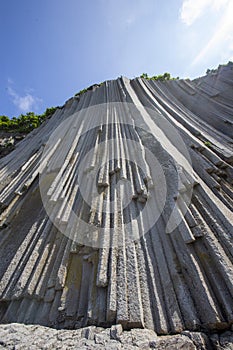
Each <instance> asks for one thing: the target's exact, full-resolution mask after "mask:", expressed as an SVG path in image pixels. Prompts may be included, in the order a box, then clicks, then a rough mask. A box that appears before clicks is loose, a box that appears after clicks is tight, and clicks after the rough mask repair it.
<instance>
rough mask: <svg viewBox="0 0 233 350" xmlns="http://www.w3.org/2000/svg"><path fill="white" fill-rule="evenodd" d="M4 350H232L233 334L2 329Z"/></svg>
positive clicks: (13, 326) (114, 328) (9, 326)
mask: <svg viewBox="0 0 233 350" xmlns="http://www.w3.org/2000/svg"><path fill="white" fill-rule="evenodd" d="M0 349H11V350H21V349H22V350H37V349H44V350H49V349H51V350H52V349H64V350H65V349H80V350H91V349H95V350H100V349H103V350H104V349H105V350H119V349H124V350H131V349H135V350H136V349H140V350H147V349H148V350H149V349H158V350H163V349H168V350H181V349H182V350H231V349H233V333H232V332H229V331H228V332H224V333H222V334H211V335H209V336H207V335H205V334H204V333H201V332H189V331H185V332H183V333H182V334H176V335H172V336H169V335H167V336H157V334H156V333H155V332H154V331H152V330H148V329H132V330H131V331H123V330H122V327H121V325H117V326H112V327H111V328H107V329H104V328H100V327H95V326H90V327H86V328H83V329H79V330H54V329H51V328H47V327H43V326H33V325H29V326H25V325H21V324H15V323H12V324H7V325H0Z"/></svg>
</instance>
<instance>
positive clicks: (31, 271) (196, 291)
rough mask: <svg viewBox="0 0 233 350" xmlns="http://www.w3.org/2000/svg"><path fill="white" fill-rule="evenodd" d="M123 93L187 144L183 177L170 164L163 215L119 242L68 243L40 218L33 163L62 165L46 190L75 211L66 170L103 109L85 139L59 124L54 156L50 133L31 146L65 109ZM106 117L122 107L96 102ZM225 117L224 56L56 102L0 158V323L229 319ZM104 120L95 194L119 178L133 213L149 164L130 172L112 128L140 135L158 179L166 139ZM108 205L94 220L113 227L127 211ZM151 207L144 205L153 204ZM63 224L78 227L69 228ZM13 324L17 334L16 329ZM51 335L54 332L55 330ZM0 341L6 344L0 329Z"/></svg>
mask: <svg viewBox="0 0 233 350" xmlns="http://www.w3.org/2000/svg"><path fill="white" fill-rule="evenodd" d="M135 101H137V103H139V104H140V105H141V107H142V108H146V107H148V108H151V109H152V110H155V111H157V113H158V114H159V115H160V117H161V118H163V119H166V120H168V121H169V122H170V123H171V124H172V125H174V127H175V128H176V129H177V130H178V131H179V133H180V135H181V136H182V139H183V140H184V142H185V144H186V147H187V148H188V151H189V153H190V157H191V160H192V165H193V169H194V177H193V178H189V176H188V174H187V173H186V172H185V171H184V169H182V168H181V169H180V173H181V174H180V175H181V180H182V183H181V186H180V187H179V188H175V187H176V186H175V183H174V184H173V182H172V183H171V184H170V185H169V186H170V187H169V191H168V198H167V201H166V205H165V210H164V212H163V214H162V215H161V217H160V218H159V220H158V221H157V222H156V223H155V225H154V226H153V227H152V228H151V229H150V230H149V232H148V233H147V234H145V235H142V236H141V238H140V239H138V240H135V242H132V243H131V244H130V245H127V244H124V242H123V244H122V246H121V247H120V248H117V247H114V248H112V249H110V250H108V249H105V248H101V249H97V248H91V247H88V246H85V245H81V244H76V243H75V242H73V241H72V239H68V238H67V237H66V236H65V235H63V234H62V233H60V232H59V230H58V229H57V228H56V227H55V226H54V225H53V224H52V222H51V221H50V219H49V217H48V215H47V213H46V211H45V209H44V206H43V203H42V200H41V195H40V190H39V173H40V172H41V171H42V170H44V169H45V168H46V169H47V171H48V172H49V170H50V169H51V174H52V175H53V171H54V168H53V162H54V155H55V158H56V161H58V162H60V166H61V167H62V166H63V165H64V166H63V173H62V174H61V176H60V178H57V177H56V178H55V180H54V179H53V180H54V181H55V183H54V182H53V180H52V182H51V186H50V189H51V190H50V189H48V193H49V194H48V196H49V195H50V197H49V198H50V199H51V196H55V197H56V196H57V197H59V196H60V195H62V193H64V191H65V193H66V195H67V196H68V198H69V201H70V203H71V207H72V208H76V210H77V211H79V212H80V213H81V214H80V215H82V213H83V212H84V213H87V212H88V209H87V208H86V209H85V211H84V209H83V202H81V201H79V198H80V197H79V194H78V191H77V188H76V182H75V176H76V175H77V174H76V172H75V169H76V167H77V164H78V157H79V155H80V154H82V152H85V150H88V149H90V147H93V148H94V149H95V145H97V146H96V147H97V148H98V142H100V140H99V139H98V137H100V136H99V135H100V134H101V135H108V133H110V131H109V130H108V129H106V128H105V129H104V123H105V119H104V118H105V117H106V116H104V115H103V128H102V129H101V130H93V131H92V134H91V137H89V138H87V139H85V138H84V139H83V138H82V139H81V140H79V139H78V135H79V134H78V133H79V132H81V130H82V125H83V123H84V122H85V118H84V119H83V121H77V125H73V126H68V127H67V129H64V132H68V133H70V134H69V135H70V137H69V139H70V140H71V141H72V143H71V145H72V147H71V148H70V149H67V152H65V156H64V157H63V156H62V154H63V155H64V152H63V153H62V152H61V151H62V150H63V151H64V147H65V146H64V145H63V144H62V141H61V144H60V145H59V144H57V145H55V146H56V147H54V148H53V149H52V150H50V152H47V154H46V153H43V151H44V149H45V144H46V142H47V140H48V138H49V136H50V135H51V134H52V132H53V131H54V130H55V129H56V128H57V127H58V126H59V125H60V124H61V123H62V122H63V121H65V120H68V117H69V116H70V115H72V114H73V113H74V112H76V111H80V110H82V109H83V108H85V107H89V106H95V105H97V104H100V103H106V106H108V103H110V102H129V103H130V102H131V103H135ZM107 108H108V107H107ZM106 115H108V118H112V121H113V123H114V120H117V119H120V118H121V117H122V116H121V115H115V114H114V111H112V110H106ZM84 117H85V115H84ZM93 117H94V116H93ZM114 118H116V119H114ZM132 118H133V115H132ZM145 118H146V117H145ZM145 118H144V116H143V113H142V114H141V120H142V123H143V122H147V120H145ZM79 122H80V124H78V123H79ZM150 123H153V124H154V125H155V126H156V127H157V129H158V130H159V128H160V123H159V119H156V118H154V119H153V117H151V119H150ZM232 125H233V70H232V65H228V66H226V67H220V68H219V70H218V72H217V73H216V74H210V75H208V76H206V77H203V78H200V79H197V80H194V81H186V80H180V81H168V82H154V81H147V80H143V79H134V80H131V81H129V80H128V79H125V78H120V79H118V80H115V81H108V82H106V83H104V84H103V85H102V86H100V87H98V88H95V89H93V91H88V92H87V93H85V94H83V95H82V96H80V97H75V98H72V99H70V100H69V101H68V102H67V103H66V104H65V106H64V107H63V108H60V109H58V110H57V111H56V112H55V114H54V115H53V116H52V117H51V119H49V120H48V121H46V122H45V123H44V124H43V125H41V126H40V127H39V128H38V129H37V130H34V131H33V132H32V133H31V134H29V135H28V136H27V137H26V138H25V139H24V140H23V141H21V142H20V143H19V144H18V145H17V147H16V149H15V150H14V151H13V152H12V153H11V154H9V155H8V156H6V157H4V158H3V159H2V160H1V171H0V179H1V188H0V190H1V193H0V201H1V218H0V219H1V231H0V242H1V245H0V259H1V261H0V322H1V323H10V322H18V323H26V324H40V325H45V326H50V327H55V328H58V329H61V328H71V329H76V328H80V327H85V326H88V325H96V326H101V327H110V326H111V325H113V324H122V325H123V327H124V328H125V329H132V328H148V329H153V330H154V331H155V332H156V333H157V334H160V335H163V334H165V335H166V334H169V333H181V332H182V331H185V330H189V331H193V332H195V331H202V330H204V331H224V330H228V329H230V327H231V325H232V323H233V298H232V294H233V268H232V261H233V245H232V225H231V223H232V211H231V209H232V201H233V195H232V179H233V168H232V164H233V155H232V138H231V137H232V134H233V133H232ZM114 130H115V131H114ZM114 130H113V132H115V133H116V135H118V136H116V137H117V139H118V140H119V142H120V144H121V146H119V149H116V150H115V151H114V152H116V153H115V154H114V158H115V159H116V161H115V163H107V165H106V167H107V168H106V167H105V168H104V171H103V172H102V173H101V172H100V174H99V179H98V186H99V187H100V188H101V191H100V194H99V200H98V203H100V204H101V203H103V197H104V196H108V195H109V196H110V195H111V193H110V191H111V183H112V182H114V181H115V182H117V181H118V180H119V178H124V177H126V178H127V177H128V178H129V179H130V180H132V182H131V183H132V186H133V188H132V196H133V198H134V199H133V204H132V206H133V207H134V208H135V209H134V210H136V212H137V211H138V212H140V208H141V206H143V205H144V203H145V202H146V201H147V199H148V200H151V199H149V194H148V192H149V185H148V183H149V182H150V174H149V173H150V169H148V172H147V171H145V174H144V175H142V174H141V173H140V171H139V170H138V169H135V168H133V167H132V168H131V165H130V166H129V164H125V163H124V162H123V161H122V160H121V158H120V156H119V154H118V155H117V152H118V150H120V152H123V151H124V152H125V154H126V155H127V152H128V153H130V152H131V151H132V150H131V149H124V145H122V140H123V141H124V136H122V135H124V134H127V133H128V135H131V138H133V139H139V140H141V145H142V148H143V146H145V145H146V144H148V145H149V147H150V150H151V151H152V152H154V154H156V157H157V158H158V159H159V160H160V163H161V164H162V166H163V169H164V172H165V175H167V176H168V177H169V174H173V169H174V162H176V158H175V159H174V161H172V160H171V159H170V156H169V155H168V151H169V149H165V148H164V145H163V143H162V142H161V140H160V139H159V138H158V137H157V138H156V137H154V139H153V135H152V136H151V135H150V137H149V138H148V136H147V135H145V134H144V133H143V132H142V131H140V130H138V129H137V128H133V126H132V127H128V128H127V127H126V126H125V127H124V128H123V129H119V128H118V129H114ZM163 133H164V135H165V136H164V138H165V140H166V142H170V143H171V146H172V142H173V141H172V139H171V141H169V138H170V136H171V135H169V134H168V135H166V131H164V130H163ZM103 137H105V136H103ZM108 137H109V136H108ZM85 140H88V142H85ZM74 142H76V144H75V143H74ZM76 146H77V147H76ZM178 151H179V150H178ZM94 154H95V152H94ZM43 157H44V158H43ZM144 161H145V169H146V159H144ZM56 164H57V163H56ZM145 169H144V170H145ZM91 171H92V169H89V173H91ZM124 172H125V173H124ZM89 173H88V174H89ZM52 175H51V176H52ZM88 176H89V175H87V181H88ZM172 176H173V175H172ZM172 178H173V177H172ZM193 179H195V187H194V189H193V195H192V201H191V204H190V205H189V208H188V211H187V212H186V214H185V216H183V217H182V222H181V224H180V225H179V226H178V227H177V228H176V229H175V230H174V232H173V233H172V234H167V233H166V232H165V229H166V221H167V219H168V216H169V213H170V212H171V208H172V207H173V205H174V203H175V202H176V201H179V208H180V212H181V215H182V211H183V209H182V208H183V206H185V203H186V202H185V195H186V192H187V191H188V189H189V187H190V184H191V183H192V181H193ZM73 180H74V181H73ZM89 186H90V184H89ZM90 188H91V187H90ZM49 191H50V192H49ZM62 191H63V192H62ZM61 192H62V193H61ZM109 193H110V194H109ZM113 197H114V195H113ZM114 198H115V197H114ZM50 199H48V200H50ZM152 199H153V198H152ZM101 200H102V202H101ZM113 202H114V201H113ZM114 203H115V202H114ZM117 203H118V202H117ZM117 203H116V211H115V212H114V213H115V214H114V215H115V216H114V217H111V218H109V220H108V219H106V217H105V225H109V227H110V226H111V225H113V226H112V227H113V228H114V227H117V228H119V227H122V226H119V227H118V226H117V225H121V224H122V223H121V220H122V218H123V219H124V218H125V217H128V218H131V219H132V220H133V218H132V206H131V207H129V208H128V210H126V212H124V213H123V211H121V208H120V209H119V208H118V207H117ZM114 205H115V204H114ZM154 208H155V211H156V208H157V204H156V203H155V204H154ZM55 214H56V220H61V221H62V223H63V225H64V226H66V225H69V224H70V220H69V215H70V212H69V210H68V212H67V210H66V209H64V211H63V212H62V213H61V212H59V213H57V212H56V213H55ZM92 214H93V213H92V212H91V211H90V212H89V214H88V215H87V216H88V220H89V221H91V222H93V225H95V223H96V222H97V224H96V227H98V224H99V222H101V220H102V218H99V217H97V218H96V216H95V215H94V217H93V215H92ZM114 220H115V221H114ZM144 224H145V222H144V221H143V220H141V221H139V224H138V221H137V222H136V224H135V225H134V232H133V233H134V234H135V232H136V231H137V230H142V229H143V227H144ZM114 225H116V226H114ZM139 226H140V227H139ZM76 231H77V232H76ZM72 232H73V234H74V235H76V234H78V233H80V232H78V228H73V230H72ZM135 236H136V234H135ZM123 241H124V239H123ZM1 329H2V330H4V326H2V327H1ZM23 329H24V330H25V332H26V333H27V332H28V328H23ZM31 329H33V328H31ZM24 330H23V332H24ZM7 332H8V331H7V327H6V334H7ZM38 332H40V331H39V328H38ZM46 332H47V331H46ZM48 332H55V333H56V331H53V330H50V331H48ZM131 332H132V333H131V334H133V330H132V331H131ZM55 333H54V334H55ZM56 334H57V335H58V334H63V335H64V337H65V334H66V333H62V332H61V333H56ZM72 334H73V333H72ZM74 334H75V333H74ZM61 337H62V336H61ZM184 337H185V338H186V341H187V336H177V339H178V340H177V341H181V342H182V339H183V338H184ZM97 338H98V337H97ZM2 339H3V340H2V342H3V343H4V344H5V343H6V344H8V343H7V340H6V338H4V337H3V338H2ZM160 339H162V338H160ZM54 341H56V340H54ZM80 341H81V340H80ZM189 343H190V345H188V346H189V347H185V349H188V348H190V349H195V345H194V342H193V341H191V340H190V342H189ZM10 344H11V343H10ZM114 344H115V343H114ZM130 344H131V342H130ZM115 345H116V347H117V343H116V344H115ZM3 346H4V345H3ZM84 348H85V347H84ZM110 348H111V349H112V348H113V347H111V346H110ZM160 348H161V349H162V347H160ZM175 348H176V349H177V348H179V347H175ZM197 348H198V347H197ZM199 348H200V347H199ZM200 349H201V348H200Z"/></svg>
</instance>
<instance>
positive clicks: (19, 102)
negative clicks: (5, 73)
mask: <svg viewBox="0 0 233 350" xmlns="http://www.w3.org/2000/svg"><path fill="white" fill-rule="evenodd" d="M10 84H13V81H12V80H11V79H8V85H10ZM7 90H8V93H9V95H10V96H11V98H12V102H13V103H14V105H15V106H16V107H17V108H18V109H19V110H20V112H23V113H26V112H30V111H32V110H33V109H34V110H35V109H37V107H38V104H39V103H40V102H41V101H42V100H41V99H39V98H38V97H35V96H33V95H32V94H31V93H26V94H24V95H23V96H20V95H19V94H18V93H17V92H16V91H15V90H14V89H13V88H12V87H11V86H8V89H7Z"/></svg>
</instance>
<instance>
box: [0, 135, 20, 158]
mask: <svg viewBox="0 0 233 350" xmlns="http://www.w3.org/2000/svg"><path fill="white" fill-rule="evenodd" d="M24 138H25V135H24V134H20V133H10V132H4V131H0V158H2V157H4V156H6V155H7V154H8V153H10V152H11V151H13V150H14V149H15V146H16V145H17V143H19V142H20V141H21V140H22V139H24Z"/></svg>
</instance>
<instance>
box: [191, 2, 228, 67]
mask: <svg viewBox="0 0 233 350" xmlns="http://www.w3.org/2000/svg"><path fill="white" fill-rule="evenodd" d="M232 13H233V2H232V1H228V3H227V6H226V7H225V9H224V11H223V14H222V16H221V19H220V20H219V22H218V23H217V25H216V31H215V33H214V34H213V36H212V37H211V38H210V40H209V41H208V43H207V44H206V45H205V46H204V48H203V49H202V50H201V51H200V52H199V54H198V55H197V56H196V57H195V59H194V60H193V62H192V65H195V64H197V63H199V62H200V61H202V60H203V59H205V58H206V57H208V56H210V55H219V57H220V58H221V57H223V56H224V57H225V60H231V58H232V55H233V51H232V49H233V21H232ZM227 56H228V58H227Z"/></svg>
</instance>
